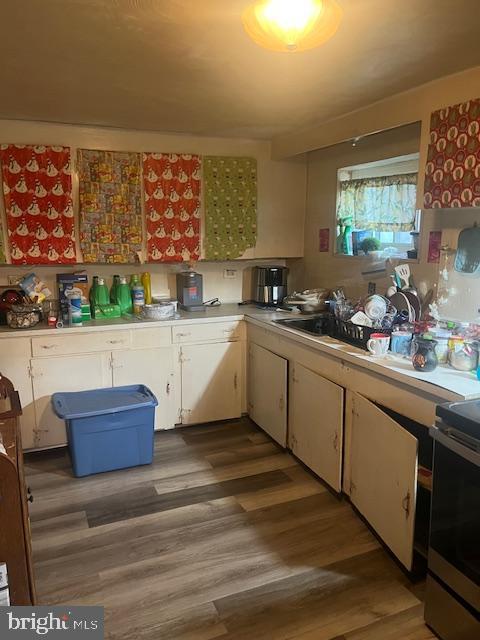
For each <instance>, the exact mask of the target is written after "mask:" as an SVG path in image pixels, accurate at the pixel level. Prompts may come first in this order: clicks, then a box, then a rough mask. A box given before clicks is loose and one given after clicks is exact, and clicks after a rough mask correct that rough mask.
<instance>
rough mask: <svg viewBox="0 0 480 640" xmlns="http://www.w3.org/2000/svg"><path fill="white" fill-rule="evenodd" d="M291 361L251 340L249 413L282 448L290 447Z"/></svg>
mask: <svg viewBox="0 0 480 640" xmlns="http://www.w3.org/2000/svg"><path fill="white" fill-rule="evenodd" d="M287 376H288V361H287V360H285V358H282V357H281V356H277V355H275V354H274V353H272V352H271V351H268V350H267V349H264V348H263V347H260V346H258V345H257V344H254V343H251V344H250V346H249V352H248V413H249V415H250V418H251V419H252V420H253V421H254V422H256V423H257V424H258V426H259V427H261V428H262V429H263V430H264V431H266V432H267V433H268V435H269V436H270V437H271V438H273V439H274V440H275V441H276V442H278V443H279V444H280V445H282V447H286V446H287Z"/></svg>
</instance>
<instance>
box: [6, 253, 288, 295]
mask: <svg viewBox="0 0 480 640" xmlns="http://www.w3.org/2000/svg"><path fill="white" fill-rule="evenodd" d="M256 264H278V265H284V264H285V260H283V259H275V260H236V261H234V262H221V263H214V262H197V263H196V264H195V271H197V272H199V273H201V274H202V275H203V297H204V300H211V299H212V298H219V299H220V301H221V302H223V303H228V302H241V301H242V300H250V299H251V297H252V287H251V282H252V268H253V266H254V265H256ZM185 269H186V265H173V264H172V265H158V264H148V265H144V266H141V265H139V266H136V265H123V266H118V265H90V266H88V265H77V267H76V268H72V267H71V266H65V265H64V266H63V267H62V266H61V265H59V266H57V267H50V266H49V267H32V266H29V267H20V268H19V267H18V266H12V265H8V266H4V267H1V268H0V286H3V285H7V284H8V276H10V275H19V274H20V275H22V274H23V275H25V274H27V273H31V272H32V271H34V272H35V273H36V274H37V275H38V276H39V277H40V278H41V279H42V280H43V281H44V282H45V283H46V284H47V286H48V287H49V289H50V290H51V291H52V292H54V297H55V298H56V297H57V294H56V284H55V282H56V280H55V277H56V274H57V273H73V272H76V271H86V272H87V274H88V278H89V282H90V283H91V282H92V276H94V275H99V276H102V277H105V278H106V280H107V284H108V285H109V286H110V285H111V282H112V278H113V275H114V274H119V275H128V276H130V274H132V273H138V274H141V273H142V272H143V271H149V272H150V274H151V277H152V292H153V293H154V294H164V295H168V296H171V297H175V296H176V278H175V276H176V273H177V272H179V271H182V270H185ZM226 269H229V270H234V271H235V277H234V278H233V279H231V278H225V277H224V271H225V270H226Z"/></svg>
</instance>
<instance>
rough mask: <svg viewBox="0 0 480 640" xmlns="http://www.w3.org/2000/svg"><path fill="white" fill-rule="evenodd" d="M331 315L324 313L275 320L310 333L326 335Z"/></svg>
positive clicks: (285, 325)
mask: <svg viewBox="0 0 480 640" xmlns="http://www.w3.org/2000/svg"><path fill="white" fill-rule="evenodd" d="M329 317H330V316H329V314H323V315H319V316H313V317H311V318H282V319H281V320H274V321H273V322H275V324H280V325H282V326H284V327H290V329H296V330H297V331H303V332H304V333H309V334H310V335H314V336H325V335H328V329H329Z"/></svg>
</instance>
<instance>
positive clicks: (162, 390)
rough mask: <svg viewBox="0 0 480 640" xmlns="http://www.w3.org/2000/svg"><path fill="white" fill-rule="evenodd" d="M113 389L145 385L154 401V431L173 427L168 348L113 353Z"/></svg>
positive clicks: (171, 358) (171, 374)
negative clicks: (154, 397) (155, 400)
mask: <svg viewBox="0 0 480 640" xmlns="http://www.w3.org/2000/svg"><path fill="white" fill-rule="evenodd" d="M112 369H113V386H114V387H119V386H122V385H128V384H144V385H146V386H147V387H148V388H149V389H151V391H153V393H154V394H155V396H156V397H157V400H158V407H157V408H156V411H155V429H156V430H158V429H171V428H172V427H173V426H174V424H175V416H174V411H175V405H174V402H173V353H172V348H171V347H164V348H160V349H133V350H132V351H117V352H114V353H112Z"/></svg>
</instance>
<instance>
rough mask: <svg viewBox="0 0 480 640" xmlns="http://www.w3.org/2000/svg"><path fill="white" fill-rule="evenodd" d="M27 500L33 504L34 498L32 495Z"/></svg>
mask: <svg viewBox="0 0 480 640" xmlns="http://www.w3.org/2000/svg"><path fill="white" fill-rule="evenodd" d="M27 500H28V502H33V496H32V494H30V495H29V496H28V498H27Z"/></svg>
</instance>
